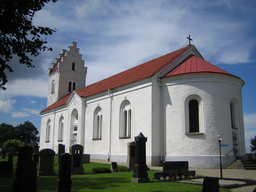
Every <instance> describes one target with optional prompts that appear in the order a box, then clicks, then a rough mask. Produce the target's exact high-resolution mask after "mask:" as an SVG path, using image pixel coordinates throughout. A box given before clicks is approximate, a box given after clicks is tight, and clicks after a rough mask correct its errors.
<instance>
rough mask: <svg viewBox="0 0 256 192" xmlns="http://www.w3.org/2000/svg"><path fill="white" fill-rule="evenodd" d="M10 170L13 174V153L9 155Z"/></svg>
mask: <svg viewBox="0 0 256 192" xmlns="http://www.w3.org/2000/svg"><path fill="white" fill-rule="evenodd" d="M8 170H9V174H10V175H12V174H13V155H11V154H10V155H9V157H8Z"/></svg>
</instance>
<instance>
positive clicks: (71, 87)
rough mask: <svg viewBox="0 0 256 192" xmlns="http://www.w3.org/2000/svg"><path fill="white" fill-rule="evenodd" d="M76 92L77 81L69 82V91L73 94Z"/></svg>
mask: <svg viewBox="0 0 256 192" xmlns="http://www.w3.org/2000/svg"><path fill="white" fill-rule="evenodd" d="M74 90H76V82H75V81H69V84H68V91H69V92H72V91H74Z"/></svg>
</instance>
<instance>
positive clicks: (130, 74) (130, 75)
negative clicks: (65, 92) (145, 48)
mask: <svg viewBox="0 0 256 192" xmlns="http://www.w3.org/2000/svg"><path fill="white" fill-rule="evenodd" d="M189 48H191V46H189V47H184V48H182V49H179V50H176V51H174V52H171V53H169V54H166V55H164V56H161V57H159V58H156V59H153V60H151V61H148V62H146V63H143V64H141V65H138V66H136V67H133V68H131V69H128V70H126V71H123V72H121V73H118V74H116V75H114V76H111V77H109V78H106V79H103V80H101V81H99V82H96V83H94V84H91V85H88V86H86V87H84V88H82V89H79V90H76V91H75V92H76V93H77V94H78V95H79V96H80V97H82V98H84V97H88V96H91V95H95V94H98V93H102V92H104V91H107V90H108V89H114V88H117V87H121V86H124V85H128V84H130V83H133V82H136V81H140V80H143V79H147V78H150V77H152V76H154V75H155V74H156V73H158V72H159V71H160V70H161V69H163V68H164V67H165V66H167V65H168V64H169V63H171V62H172V61H173V60H175V59H176V58H178V57H179V56H180V55H182V54H183V53H184V52H186V51H187V50H188V49H189ZM69 96H70V95H69ZM69 96H66V97H64V98H63V99H60V100H59V101H57V102H56V103H54V104H52V105H50V106H49V107H47V108H46V109H44V110H43V111H41V113H42V112H45V111H48V110H50V109H53V108H56V107H60V106H62V105H65V104H66V102H67V100H68V97H69Z"/></svg>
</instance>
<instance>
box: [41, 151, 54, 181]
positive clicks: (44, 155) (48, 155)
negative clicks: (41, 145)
mask: <svg viewBox="0 0 256 192" xmlns="http://www.w3.org/2000/svg"><path fill="white" fill-rule="evenodd" d="M38 155H39V163H38V171H37V174H38V175H39V176H52V175H55V172H54V155H55V152H54V151H53V150H52V149H42V150H41V151H39V152H38Z"/></svg>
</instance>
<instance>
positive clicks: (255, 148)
mask: <svg viewBox="0 0 256 192" xmlns="http://www.w3.org/2000/svg"><path fill="white" fill-rule="evenodd" d="M250 147H251V152H254V151H256V135H255V136H254V138H251V145H250Z"/></svg>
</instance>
